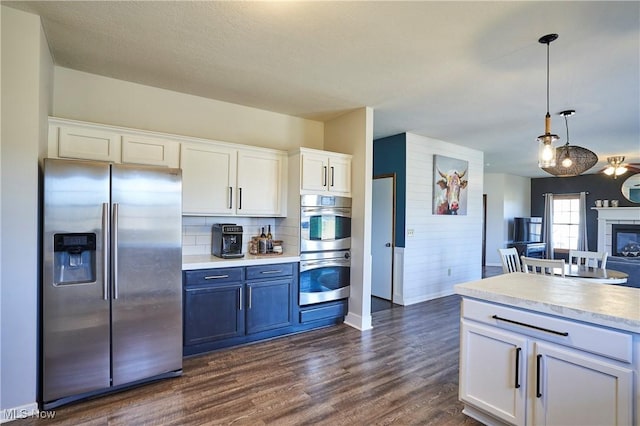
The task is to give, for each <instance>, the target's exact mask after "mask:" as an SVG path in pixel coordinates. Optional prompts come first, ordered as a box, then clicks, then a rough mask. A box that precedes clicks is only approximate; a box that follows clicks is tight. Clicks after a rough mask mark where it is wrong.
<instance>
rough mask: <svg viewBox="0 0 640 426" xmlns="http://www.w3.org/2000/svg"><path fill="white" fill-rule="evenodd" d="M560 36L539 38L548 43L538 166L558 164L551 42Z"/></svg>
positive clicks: (549, 35) (553, 35) (540, 40)
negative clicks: (551, 96) (551, 101)
mask: <svg viewBox="0 0 640 426" xmlns="http://www.w3.org/2000/svg"><path fill="white" fill-rule="evenodd" d="M557 38H558V34H547V35H545V36H542V37H540V39H538V42H539V43H542V44H546V45H547V114H546V115H545V117H544V135H540V136H538V142H539V143H540V147H539V151H538V167H540V168H544V167H553V166H555V165H556V155H555V150H554V149H553V142H555V141H557V140H558V135H553V134H551V115H550V114H549V44H551V42H552V41H554V40H556V39H557Z"/></svg>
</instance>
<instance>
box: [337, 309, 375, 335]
mask: <svg viewBox="0 0 640 426" xmlns="http://www.w3.org/2000/svg"><path fill="white" fill-rule="evenodd" d="M344 323H345V324H347V325H348V326H350V327H353V328H355V329H358V330H360V331H365V330H371V329H372V328H373V326H372V325H371V315H367V316H366V317H361V316H360V315H356V314H354V313H353V312H349V313H348V314H347V316H346V317H345V319H344Z"/></svg>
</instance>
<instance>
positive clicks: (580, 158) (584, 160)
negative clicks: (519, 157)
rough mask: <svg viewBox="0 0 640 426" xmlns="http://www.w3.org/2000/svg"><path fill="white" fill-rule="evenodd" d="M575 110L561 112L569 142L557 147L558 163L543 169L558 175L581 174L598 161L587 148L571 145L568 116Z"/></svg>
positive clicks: (556, 159) (556, 161) (556, 156)
mask: <svg viewBox="0 0 640 426" xmlns="http://www.w3.org/2000/svg"><path fill="white" fill-rule="evenodd" d="M575 112H576V111H575V110H573V109H569V110H566V111H561V112H560V115H562V116H564V124H565V126H566V128H567V142H566V143H565V144H564V146H561V147H558V148H556V152H555V163H556V164H555V165H554V166H549V167H542V170H544V171H545V172H547V173H550V174H552V175H554V176H557V177H569V176H578V175H581V174H582V173H584V172H586V171H587V170H589V169H590V168H592V167H593V166H595V165H596V163H597V162H598V156H597V155H596V154H594V153H593V152H592V151H590V150H588V149H587V148H583V147H581V146H576V145H569V123H568V121H567V117H570V116H572V115H573V114H575ZM622 161H624V157H622Z"/></svg>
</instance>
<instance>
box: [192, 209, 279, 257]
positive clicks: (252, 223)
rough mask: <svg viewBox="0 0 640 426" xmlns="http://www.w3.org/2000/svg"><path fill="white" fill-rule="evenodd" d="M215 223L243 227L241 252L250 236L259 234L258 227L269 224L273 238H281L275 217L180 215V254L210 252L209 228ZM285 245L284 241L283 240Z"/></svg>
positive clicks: (245, 249) (246, 248)
mask: <svg viewBox="0 0 640 426" xmlns="http://www.w3.org/2000/svg"><path fill="white" fill-rule="evenodd" d="M215 223H234V224H236V225H241V226H242V227H243V231H244V233H243V235H242V243H243V246H244V247H243V252H247V250H248V245H249V241H250V240H251V237H253V236H255V235H259V234H260V229H261V228H262V227H264V228H265V232H266V231H267V227H268V226H269V225H271V233H272V234H273V236H274V238H276V239H281V238H280V235H279V234H278V229H276V227H275V219H274V218H270V217H266V218H256V217H224V216H183V217H182V254H183V255H184V256H189V255H203V254H211V229H212V227H213V225H214V224H215ZM285 247H286V242H285Z"/></svg>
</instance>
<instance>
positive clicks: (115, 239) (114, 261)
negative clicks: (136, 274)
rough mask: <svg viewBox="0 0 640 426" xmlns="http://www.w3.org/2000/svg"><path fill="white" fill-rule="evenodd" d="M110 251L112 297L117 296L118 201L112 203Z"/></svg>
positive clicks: (115, 297)
mask: <svg viewBox="0 0 640 426" xmlns="http://www.w3.org/2000/svg"><path fill="white" fill-rule="evenodd" d="M111 231H112V240H111V245H112V249H113V250H112V251H113V257H112V258H111V275H112V277H111V279H112V282H113V298H114V299H117V298H118V203H113V221H112V230H111Z"/></svg>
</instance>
